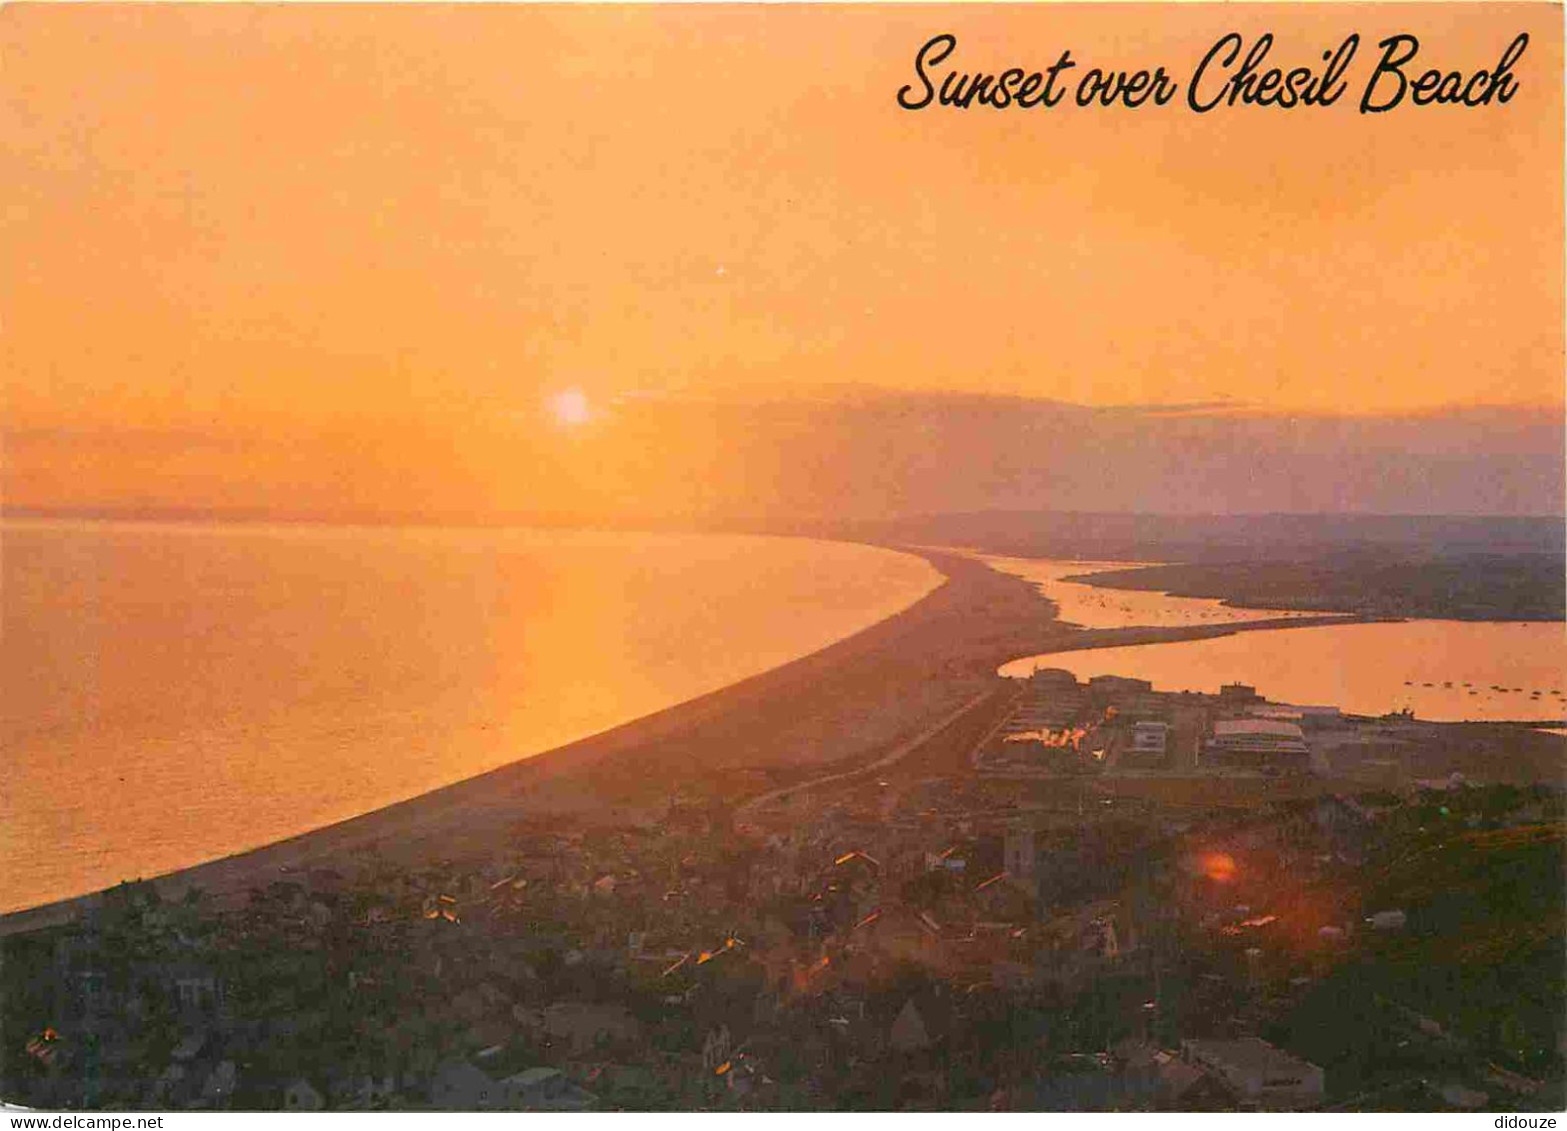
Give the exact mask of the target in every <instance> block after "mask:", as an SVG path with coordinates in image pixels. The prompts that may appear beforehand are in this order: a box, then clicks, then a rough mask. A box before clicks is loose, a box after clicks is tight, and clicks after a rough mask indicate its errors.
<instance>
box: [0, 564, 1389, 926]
mask: <svg viewBox="0 0 1567 1131" xmlns="http://www.w3.org/2000/svg"><path fill="white" fill-rule="evenodd" d="M886 548H890V549H896V550H900V551H902V552H906V553H911V554H915V555H917V556H919V557H922V558H924V559H925V560H926V561H928V562H930V563H931V565H932V566H933V567H934V568H935V569H936V570H937V571H938V572H940V573H941V574H942V575H943V578H944V580H943V581H942V582H940V583H939V584H938V585H937V586H936V588H934V589H933V590H931V591H930V592H929V593H927V594H926V595H925V596H924V597H922V598H920V599H919V600H918V601H916V602H914V603H913V604H912V605H910V606H908V607H907V608H905V609H904V610H902V611H901V612H898V613H895V614H893V615H892V616H890V617H887V618H885V619H883V620H881V621H878V622H877V623H875V624H873V625H870V626H868V627H866V628H864V629H861V630H860V631H859V632H857V633H854V634H852V635H850V636H848V637H845V638H843V639H842V640H839V641H837V642H835V643H833V644H831V645H828V646H827V647H825V648H822V649H820V650H818V651H816V652H813V653H810V654H808V655H806V656H802V657H800V658H798V659H796V660H793V661H791V662H789V663H787V664H784V665H782V666H780V667H777V668H774V669H771V670H769V671H767V672H763V673H761V674H759V675H756V676H752V677H750V678H748V679H745V680H742V681H740V682H739V683H735V684H731V685H729V686H727V687H724V688H721V689H719V690H717V691H714V692H710V693H708V694H707V695H703V696H700V697H698V698H696V699H692V700H688V701H686V702H684V703H681V704H677V705H675V706H673V707H669V708H666V709H664V710H662V711H659V712H657V713H655V714H652V715H647V716H644V717H642V718H640V719H636V720H633V721H631V722H629V723H626V724H623V725H621V726H619V727H616V728H614V729H612V730H609V731H605V732H603V733H601V734H598V735H594V736H591V737H589V738H585V739H582V740H579V741H577V742H574V743H570V744H568V745H566V746H561V747H557V748H556V749H554V750H550V751H546V752H544V753H541V754H538V755H535V756H532V757H529V758H525V759H522V760H519V761H516V762H512V763H509V764H507V765H504V766H501V767H499V768H497V769H494V770H490V771H487V772H485V773H483V774H479V775H476V776H474V777H470V778H466V779H463V780H462V781H459V782H455V783H452V784H450V785H447V786H443V787H440V788H438V789H435V790H431V791H429V792H427V793H423V794H420V795H418V796H416V797H413V798H409V799H407V800H404V801H401V802H397V803H395V804H392V805H389V806H385V807H383V808H379V809H375V810H371V811H370V812H367V813H363V814H360V815H358V816H355V817H352V818H349V819H347V820H344V821H340V822H337V823H335V824H331V825H327V826H323V827H321V828H317V829H313V830H310V831H308V832H304V833H300V834H298V835H296V836H293V837H290V838H287V839H285V840H281V841H276V842H273V843H271V844H267V845H263V846H260V847H257V848H254V849H250V850H248V851H245V852H241V853H237V854H234V855H229V856H224V857H220V858H218V859H215V860H211V861H207V862H205V863H201V864H196V865H192V866H190V867H187V868H183V869H179V870H176V871H173V872H169V873H165V874H163V875H160V876H155V877H137V878H138V879H141V878H145V879H149V880H151V881H152V882H153V883H154V885H155V886H156V887H157V889H158V890H159V892H160V894H161V895H163V896H164V897H165V898H179V897H180V896H182V895H183V894H184V893H185V892H186V891H188V890H190V889H192V888H199V889H201V890H202V891H203V892H204V893H205V894H207V895H209V896H213V897H217V898H219V899H232V898H239V897H243V896H244V895H245V894H246V893H248V891H249V890H250V889H252V888H255V887H264V886H266V885H267V884H269V883H271V882H274V881H276V880H278V879H280V878H287V877H288V876H289V875H290V874H292V873H295V872H300V871H306V870H309V869H311V868H335V867H340V866H342V864H344V863H345V862H346V861H348V860H349V859H350V858H352V857H353V856H355V855H356V854H359V853H366V852H373V853H375V854H377V855H379V856H381V857H383V858H387V859H397V860H401V861H404V862H407V861H420V860H435V859H447V858H451V857H455V856H458V855H461V854H462V853H464V852H467V851H473V850H478V849H482V848H483V847H484V846H485V845H486V844H492V843H494V842H495V841H496V839H497V838H499V837H504V836H505V835H506V833H507V830H508V828H509V827H511V826H513V825H515V824H516V823H518V822H519V821H526V820H528V819H532V818H538V817H544V816H554V815H561V814H568V813H577V814H581V813H583V812H584V811H586V810H588V809H592V810H596V811H602V812H604V813H605V814H606V815H607V816H609V817H610V818H611V819H613V818H614V817H615V816H617V815H624V814H626V813H627V812H628V811H630V812H636V811H639V810H643V811H645V810H646V809H647V807H649V806H653V805H663V804H667V803H668V801H669V800H670V799H671V797H673V796H674V795H675V794H676V793H682V792H686V791H694V792H695V793H697V794H698V795H699V796H705V797H706V798H707V799H708V800H709V801H710V802H715V801H716V802H718V803H720V804H726V805H733V804H736V803H739V802H742V801H744V800H746V799H747V798H749V797H751V796H753V795H755V794H759V793H764V792H766V791H767V790H768V789H769V788H773V787H776V786H777V785H779V784H780V783H781V784H784V785H789V784H792V780H800V779H803V778H804V777H807V776H815V775H819V774H820V773H822V772H831V771H832V770H834V769H838V768H844V769H848V770H851V771H853V770H858V769H861V768H863V766H864V765H865V764H869V763H870V762H872V761H874V760H875V759H876V758H878V757H882V756H884V755H885V754H886V752H887V751H888V750H890V749H894V748H896V747H897V746H898V745H899V744H901V743H906V742H907V741H908V740H909V739H910V738H911V737H912V736H915V735H917V734H920V733H922V732H923V731H925V730H927V729H928V728H930V727H931V725H932V724H933V723H934V722H935V721H936V720H938V719H941V718H944V717H946V716H947V715H949V714H950V713H951V712H952V711H953V710H954V708H956V707H958V706H959V705H960V704H962V703H964V702H967V701H969V700H971V699H972V698H973V697H974V696H975V695H976V694H977V693H978V692H980V691H983V690H984V689H986V688H993V687H994V686H995V681H996V680H998V679H1000V678H1002V677H1000V676H998V675H996V669H997V668H998V667H999V666H1000V665H1001V664H1003V663H1005V662H1007V661H1008V660H1013V659H1017V658H1019V657H1021V656H1027V655H1030V654H1037V653H1047V652H1067V651H1077V650H1081V649H1086V648H1105V647H1115V646H1121V645H1129V644H1144V643H1161V642H1167V641H1174V640H1190V639H1201V638H1206V637H1212V636H1221V635H1227V634H1229V633H1233V632H1237V631H1256V630H1266V629H1274V628H1295V627H1307V626H1309V625H1313V624H1319V623H1335V624H1343V623H1349V622H1353V621H1357V620H1363V619H1370V618H1360V617H1346V616H1342V615H1339V616H1332V617H1327V616H1324V617H1321V618H1317V617H1295V618H1288V619H1274V620H1262V621H1255V622H1241V623H1238V624H1226V625H1203V626H1178V627H1168V628H1141V629H1139V628H1116V629H1075V628H1069V627H1066V626H1064V625H1063V624H1062V623H1061V622H1059V621H1057V620H1056V618H1055V610H1054V607H1053V606H1052V605H1051V603H1050V602H1049V601H1048V600H1046V599H1045V598H1044V597H1042V596H1041V595H1040V594H1039V593H1038V592H1037V590H1036V589H1035V587H1034V585H1033V584H1032V583H1030V582H1027V581H1024V580H1023V579H1021V578H1017V577H1013V576H1011V575H1007V574H1002V573H999V572H997V571H995V570H993V569H991V568H990V567H989V566H988V565H985V564H984V563H982V562H978V561H975V560H972V559H970V558H967V557H964V556H961V555H958V554H952V553H947V552H944V551H939V550H934V549H930V548H925V547H920V548H911V547H907V546H890V547H886ZM590 775H591V782H590V781H589V780H588V779H589V776H590ZM759 775H760V776H759ZM127 878H130V877H127ZM101 894H102V892H101V891H100V892H94V893H88V894H85V895H81V896H77V897H73V898H70V899H66V900H60V901H56V902H51V903H46V904H42V905H39V906H37V907H32V908H26V909H22V910H17V911H13V912H9V913H6V914H4V915H0V935H4V934H12V933H17V932H22V931H28V930H34V929H38V928H40V927H45V926H49V925H53V924H56V923H60V922H64V921H67V920H69V919H70V918H73V917H74V916H75V915H76V914H78V913H79V912H80V911H82V910H83V909H85V908H86V907H88V906H90V905H91V904H92V903H93V902H95V901H96V900H97V899H98V898H99V897H101Z"/></svg>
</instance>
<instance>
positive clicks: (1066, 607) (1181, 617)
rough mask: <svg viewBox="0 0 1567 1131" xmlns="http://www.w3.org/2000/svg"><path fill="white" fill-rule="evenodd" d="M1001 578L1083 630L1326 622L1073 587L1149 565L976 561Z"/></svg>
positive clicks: (984, 557) (989, 558)
mask: <svg viewBox="0 0 1567 1131" xmlns="http://www.w3.org/2000/svg"><path fill="white" fill-rule="evenodd" d="M975 556H976V557H978V558H979V559H980V560H981V561H983V562H984V563H985V564H986V565H988V566H990V567H991V568H992V569H995V570H998V571H1000V572H1001V573H1010V574H1012V575H1013V576H1015V577H1021V578H1023V579H1024V580H1026V581H1032V582H1033V583H1034V585H1035V587H1036V588H1037V589H1038V590H1039V592H1040V593H1041V594H1043V595H1044V596H1045V597H1046V598H1048V599H1049V600H1051V601H1054V602H1055V604H1056V616H1057V618H1058V619H1059V620H1061V621H1062V622H1063V623H1066V624H1072V625H1076V626H1077V627H1079V628H1129V627H1132V626H1134V625H1135V626H1141V627H1158V628H1168V627H1172V626H1175V625H1193V624H1235V623H1238V622H1240V621H1248V620H1272V619H1274V618H1279V617H1305V616H1321V615H1322V614H1320V613H1302V612H1292V611H1289V610H1285V609H1236V608H1231V607H1230V606H1228V605H1226V604H1224V603H1223V602H1222V601H1215V600H1212V599H1210V598H1207V597H1172V596H1170V594H1168V593H1145V592H1140V591H1138V590H1135V589H1101V588H1098V587H1096V586H1093V585H1088V584H1085V583H1084V582H1081V581H1067V580H1066V578H1068V577H1073V576H1075V575H1078V574H1092V573H1102V572H1106V571H1109V570H1118V569H1135V568H1136V567H1138V566H1146V565H1150V564H1152V563H1149V562H1087V561H1081V562H1080V561H1052V560H1045V559H1039V558H1003V557H995V556H992V555H988V554H977V555H975Z"/></svg>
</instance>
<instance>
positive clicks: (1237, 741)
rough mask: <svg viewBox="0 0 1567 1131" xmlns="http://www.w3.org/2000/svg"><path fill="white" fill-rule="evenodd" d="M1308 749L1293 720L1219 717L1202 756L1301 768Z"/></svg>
mask: <svg viewBox="0 0 1567 1131" xmlns="http://www.w3.org/2000/svg"><path fill="white" fill-rule="evenodd" d="M1309 756H1310V751H1309V750H1308V749H1307V746H1306V737H1305V735H1304V734H1303V733H1302V731H1301V729H1300V726H1299V725H1298V724H1296V723H1289V722H1283V721H1281V720H1278V719H1220V720H1219V721H1218V722H1216V723H1214V724H1213V735H1212V736H1211V737H1210V738H1209V739H1208V745H1207V750H1206V753H1205V760H1206V761H1209V762H1212V763H1213V764H1216V765H1225V766H1249V767H1260V766H1291V767H1298V768H1304V767H1305V766H1306V765H1307V763H1308V758H1309Z"/></svg>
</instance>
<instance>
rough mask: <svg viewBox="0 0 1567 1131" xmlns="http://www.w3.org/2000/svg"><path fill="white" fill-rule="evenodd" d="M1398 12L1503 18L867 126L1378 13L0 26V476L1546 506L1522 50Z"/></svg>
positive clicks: (1543, 63)
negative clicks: (1197, 92) (950, 56)
mask: <svg viewBox="0 0 1567 1131" xmlns="http://www.w3.org/2000/svg"><path fill="white" fill-rule="evenodd" d="M1396 11H1398V12H1400V13H1401V12H1403V11H1404V10H1402V9H1399V10H1396ZM1410 11H1412V10H1410ZM1133 14H1135V16H1136V18H1135V19H1129V18H1128V16H1129V15H1133ZM372 17H373V18H372ZM1400 18H1401V17H1400ZM1419 23H1420V26H1421V37H1422V44H1423V46H1422V52H1423V57H1429V58H1431V59H1433V60H1440V61H1445V62H1447V63H1449V64H1450V65H1464V66H1480V65H1488V64H1490V63H1491V62H1492V61H1493V60H1494V57H1495V55H1494V52H1495V51H1497V50H1500V49H1501V47H1503V46H1505V44H1506V43H1507V42H1508V41H1510V40H1511V39H1512V37H1513V36H1515V35H1517V34H1518V33H1519V32H1520V31H1527V32H1528V34H1529V35H1530V41H1529V46H1528V53H1527V55H1526V56H1525V57H1524V58H1523V59H1522V60H1521V61H1520V63H1519V66H1518V73H1519V78H1520V86H1519V89H1518V93H1517V95H1516V97H1514V98H1513V99H1512V100H1511V101H1509V102H1508V103H1507V104H1506V105H1505V106H1503V105H1492V106H1487V107H1480V108H1478V109H1472V110H1462V111H1457V112H1453V111H1452V110H1451V108H1448V107H1435V108H1422V109H1410V110H1408V111H1407V112H1405V111H1400V112H1398V113H1393V114H1386V115H1371V116H1369V117H1367V116H1362V115H1359V114H1357V113H1356V112H1355V111H1354V109H1353V107H1346V106H1342V105H1341V106H1336V107H1332V108H1327V109H1324V110H1321V111H1308V112H1304V113H1300V112H1294V113H1289V114H1287V115H1278V114H1275V113H1274V112H1273V111H1269V110H1259V109H1256V108H1250V109H1245V108H1232V109H1228V110H1225V111H1224V112H1222V113H1220V112H1215V113H1213V114H1206V115H1193V114H1191V113H1189V112H1185V111H1179V112H1178V111H1177V109H1176V108H1175V107H1145V108H1143V109H1141V110H1138V111H1135V112H1126V111H1116V112H1110V113H1098V112H1074V113H1060V114H1038V115H1034V116H1025V117H1019V116H1015V115H1009V114H997V113H983V112H980V111H978V110H976V111H973V112H970V113H966V114H963V113H951V112H947V113H941V114H934V113H931V114H927V113H924V112H921V113H910V112H908V111H905V110H900V109H899V108H898V106H897V104H896V102H895V99H894V95H895V93H896V91H897V90H898V88H899V86H900V85H902V84H903V83H905V82H907V81H908V80H909V75H910V62H911V59H912V57H913V53H914V51H915V50H916V49H917V48H918V46H919V45H920V44H921V43H923V42H925V41H926V40H927V39H928V38H929V37H930V36H931V35H932V34H934V32H936V31H938V30H939V31H947V32H951V33H952V34H954V35H955V36H957V38H958V40H959V42H960V44H961V47H960V58H961V61H962V62H964V63H966V64H968V65H971V66H989V67H994V66H997V65H1000V64H1001V63H1002V62H1003V61H1025V62H1026V61H1030V60H1046V61H1047V60H1048V58H1053V57H1054V55H1055V54H1056V53H1057V52H1058V51H1059V50H1061V49H1062V48H1063V47H1070V48H1071V49H1072V51H1073V52H1074V54H1075V56H1076V57H1077V58H1080V59H1083V60H1094V61H1098V62H1104V61H1110V62H1114V63H1117V64H1121V65H1127V66H1131V65H1149V64H1152V63H1154V62H1161V61H1177V60H1186V59H1191V58H1195V57H1196V56H1198V55H1200V54H1201V51H1202V50H1203V49H1204V47H1205V46H1206V45H1208V44H1211V43H1212V42H1213V41H1214V39H1215V38H1216V37H1217V36H1218V35H1219V34H1221V33H1222V32H1225V31H1229V30H1235V31H1238V32H1240V33H1241V34H1243V35H1245V36H1248V37H1254V36H1256V35H1259V34H1261V33H1262V32H1263V31H1271V32H1273V33H1274V34H1275V36H1276V37H1277V43H1276V47H1275V49H1274V57H1275V59H1276V61H1278V62H1280V63H1282V64H1288V63H1291V62H1295V61H1300V62H1315V61H1316V60H1317V57H1318V54H1319V52H1320V51H1321V49H1322V48H1323V46H1324V45H1332V44H1334V43H1337V42H1339V41H1340V40H1341V39H1342V38H1343V37H1344V36H1345V35H1346V34H1347V33H1348V32H1350V31H1358V32H1359V33H1360V34H1361V35H1362V36H1363V37H1364V38H1367V39H1368V40H1370V41H1373V42H1374V40H1375V38H1376V37H1377V36H1378V35H1386V34H1390V33H1391V32H1392V31H1394V30H1397V29H1396V27H1394V26H1393V24H1394V16H1393V15H1391V14H1390V10H1389V9H1387V8H1385V7H1377V6H1362V5H1348V4H1346V5H1331V6H1318V7H1299V8H1279V7H1268V6H1244V7H1239V8H1237V7H1231V6H1223V7H1214V8H1209V9H1204V8H1201V7H1198V8H1193V7H1190V6H1183V7H1181V8H1179V9H1174V8H1162V7H1154V6H1150V7H1145V8H1139V9H1137V10H1135V13H1134V11H1133V10H1132V9H1128V8H1126V7H1125V6H1114V7H1106V6H1057V5H1050V6H1037V7H1019V8H988V9H985V10H983V11H981V10H977V9H971V8H965V7H940V6H913V7H906V8H888V7H880V6H878V7H874V8H872V7H845V8H815V7H809V6H793V5H787V6H786V5H778V6H765V7H762V8H755V7H731V6H724V5H700V6H672V7H660V6H638V7H630V8H623V7H615V6H602V7H601V6H596V5H562V6H529V5H520V6H498V7H490V6H482V5H478V6H468V5H458V6H451V7H431V6H420V5H393V6H386V7H373V6H372V7H366V6H364V5H356V6H353V7H351V8H338V7H334V6H315V5H292V6H276V7H273V6H257V5H243V4H241V5H222V6H215V7H192V6H179V5H168V6H163V5H155V6H134V5H114V4H109V5H94V6H91V7H87V8H83V7H75V6H54V5H40V6H29V5H12V6H9V7H8V8H7V10H6V19H5V20H4V21H3V22H0V50H3V53H4V57H5V60H6V70H7V79H6V81H7V85H8V89H9V90H10V91H11V92H12V97H11V99H10V100H9V101H8V102H7V103H6V104H5V106H3V107H0V123H3V127H4V129H5V131H6V134H7V137H8V138H9V139H11V144H10V145H8V146H7V147H6V150H5V152H4V153H0V174H3V175H4V177H5V181H6V184H7V185H8V187H9V188H10V197H11V201H12V203H11V205H10V208H9V210H8V213H7V216H6V221H5V223H6V230H7V233H8V237H9V240H10V244H11V246H12V249H13V257H14V260H15V262H16V264H17V265H18V268H17V270H15V271H14V272H11V273H8V275H7V276H6V277H5V278H4V279H3V280H0V311H3V314H4V320H5V329H6V337H7V347H8V355H9V357H8V364H9V370H10V380H9V381H8V388H7V407H6V422H5V429H6V431H5V436H4V445H5V459H4V461H3V468H0V496H3V497H4V498H5V499H6V500H7V503H8V504H9V505H11V506H13V507H71V508H77V509H82V508H94V507H98V508H126V507H129V508H138V507H139V508H160V507H161V508H167V507H189V508H197V509H206V510H229V511H234V510H246V509H254V508H258V507H265V508H272V509H281V510H283V511H287V512H290V513H303V512H338V513H349V512H353V513H389V512H398V513H442V514H447V513H462V514H470V515H475V516H483V515H495V514H503V513H521V512H527V513H538V514H551V515H557V516H560V517H562V518H563V519H566V518H569V519H571V520H573V521H578V522H589V523H591V522H596V521H614V522H626V521H680V522H705V523H711V522H720V521H729V520H734V519H737V518H746V519H758V520H764V521H768V522H780V521H794V520H812V521H815V520H821V519H826V518H843V519H851V520H873V519H885V518H889V517H892V516H899V515H908V514H918V513H932V512H948V511H968V510H978V509H1014V508H1018V507H1046V508H1049V509H1052V510H1107V511H1123V510H1135V511H1139V512H1150V511H1151V512H1179V513H1190V512H1203V513H1231V512H1253V511H1289V512H1300V511H1304V512H1318V511H1321V512H1332V513H1363V512H1364V513H1442V514H1450V513H1470V514H1551V515H1556V514H1560V513H1562V512H1563V509H1564V507H1563V499H1564V495H1567V490H1564V483H1563V466H1564V462H1567V454H1564V445H1563V431H1564V429H1563V423H1564V421H1563V388H1562V383H1561V360H1562V354H1563V338H1562V323H1561V310H1562V302H1563V279H1562V263H1561V257H1560V248H1561V246H1562V226H1561V225H1562V176H1561V171H1562V133H1563V130H1562V100H1561V85H1560V82H1561V79H1560V75H1561V54H1562V44H1561V29H1560V24H1559V21H1557V20H1555V19H1554V18H1553V10H1552V9H1550V8H1549V6H1541V5H1510V4H1502V5H1489V6H1467V5H1447V6H1444V7H1443V8H1441V9H1421V10H1420V20H1419ZM1362 62H1364V61H1363V60H1362ZM192 91H199V92H201V93H200V96H199V97H192V96H191V92H192ZM628 91H635V92H636V97H634V98H631V97H627V96H626V95H627V92H628ZM718 91H722V97H716V96H715V92H718ZM563 92H569V97H565V98H562V97H560V96H561V95H562V93H563ZM1458 154H1461V156H1462V160H1461V161H1460V160H1457V159H1456V158H1455V155H1458Z"/></svg>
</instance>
